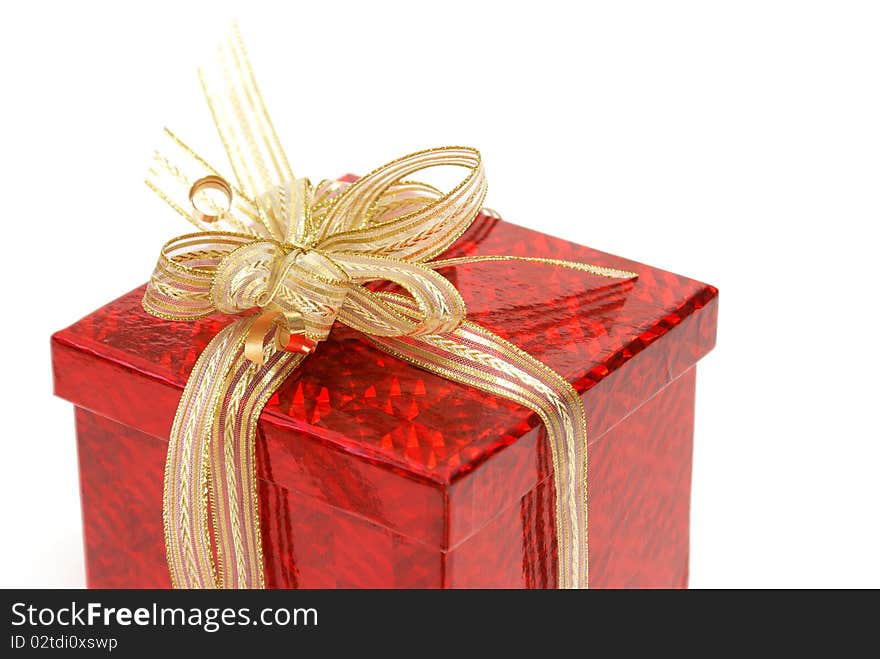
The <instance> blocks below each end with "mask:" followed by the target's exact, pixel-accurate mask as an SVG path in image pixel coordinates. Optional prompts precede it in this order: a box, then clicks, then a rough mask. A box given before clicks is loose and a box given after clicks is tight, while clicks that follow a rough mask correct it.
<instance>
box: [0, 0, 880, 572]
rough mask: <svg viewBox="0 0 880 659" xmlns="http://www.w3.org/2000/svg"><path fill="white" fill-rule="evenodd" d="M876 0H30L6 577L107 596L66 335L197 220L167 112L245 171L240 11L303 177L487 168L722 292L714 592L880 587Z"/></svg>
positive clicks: (7, 117) (7, 6)
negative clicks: (469, 162)
mask: <svg viewBox="0 0 880 659" xmlns="http://www.w3.org/2000/svg"><path fill="white" fill-rule="evenodd" d="M877 8H878V5H877V4H876V3H870V2H864V3H858V2H808V1H799V2H772V1H762V2H747V1H739V2H664V3H657V2H627V3H586V2H572V3H562V2H551V1H549V0H542V1H541V2H532V3H522V4H520V3H514V2H507V3H500V2H486V3H480V2H476V1H475V0H470V1H468V2H450V1H447V0H444V2H438V3H435V4H434V5H433V6H431V7H427V6H426V5H425V4H423V3H418V2H408V3H385V2H357V3H355V2H351V3H350V2H332V3H330V2H326V3H301V2H295V3H294V2H291V3H281V2H278V3H272V4H260V3H257V2H252V1H248V2H243V1H240V2H236V3H225V2H218V1H214V2H211V3H198V4H197V3H183V2H179V1H178V2H174V3H167V4H166V3H162V2H155V1H152V2H142V3H137V4H134V3H132V4H129V3H113V4H111V3H107V4H106V5H103V4H102V5H99V4H96V3H90V2H83V1H82V0H80V1H79V2H68V3H58V4H56V5H51V4H45V3H38V2H30V3H4V4H3V8H2V9H0V67H2V87H0V94H2V96H0V118H2V120H0V191H2V195H3V198H2V208H3V226H4V230H5V237H4V252H3V259H2V264H0V267H2V276H3V280H2V292H3V300H4V310H3V321H2V327H3V329H2V331H3V337H2V343H0V348H2V350H3V351H4V359H3V362H2V379H0V386H2V388H3V391H2V434H0V488H2V489H0V497H2V498H0V502H2V503H0V510H2V512H0V529H2V532H0V585H7V586H10V585H22V586H31V585H33V586H37V585H39V586H47V585H62V586H81V585H82V584H83V583H84V577H83V569H82V548H81V536H80V512H79V500H78V487H77V471H76V463H75V444H74V436H73V417H72V411H71V406H70V404H69V403H66V402H63V401H61V400H58V399H55V398H53V397H52V395H51V368H50V363H49V335H50V333H51V332H52V331H54V330H57V329H60V328H62V327H64V326H66V325H68V324H70V323H72V322H73V321H75V320H77V319H78V318H79V317H80V316H82V315H84V314H85V313H87V312H89V311H91V310H92V309H94V308H96V307H98V306H100V305H102V304H104V303H106V302H108V301H109V300H111V299H113V298H115V297H117V296H118V295H119V294H121V293H123V292H125V291H128V290H130V289H131V288H134V287H135V286H137V285H139V284H140V283H142V282H144V281H145V280H146V278H147V277H148V276H149V274H150V272H151V270H152V267H153V264H154V263H155V258H156V256H157V254H158V250H159V247H160V245H161V244H162V243H163V242H164V241H165V240H166V239H168V238H169V237H171V236H173V235H177V234H179V233H183V232H185V231H187V230H188V228H189V225H186V224H185V223H184V222H183V220H181V219H180V218H179V217H178V216H177V215H176V214H175V213H173V212H171V211H170V210H168V209H167V208H166V207H164V205H162V204H161V202H158V201H157V200H155V199H154V198H153V197H152V195H151V193H150V192H149V191H148V190H147V189H146V187H145V186H144V185H143V184H142V183H141V181H142V178H143V175H144V173H145V169H146V166H147V163H148V161H149V157H150V154H151V152H152V148H153V146H154V145H155V143H156V142H157V140H158V136H159V131H160V129H161V127H162V126H163V125H169V126H170V127H172V128H173V129H174V130H176V131H177V132H178V133H179V134H181V135H183V136H184V137H185V138H186V139H187V140H188V141H189V142H190V143H192V144H194V145H195V146H196V147H197V150H200V151H203V152H204V153H205V154H206V155H208V156H209V159H210V160H213V161H215V162H222V161H221V160H220V159H219V157H220V149H219V145H218V143H217V139H216V137H215V136H214V134H213V133H212V132H211V131H212V129H211V127H210V122H209V117H208V114H207V112H206V110H205V108H204V104H203V103H202V101H201V98H200V96H199V90H198V83H197V79H196V77H195V68H196V66H197V64H198V63H200V62H203V61H205V57H206V54H208V53H210V52H211V48H212V46H213V44H214V43H215V41H216V40H217V39H219V38H220V37H221V36H222V34H223V33H224V30H225V29H226V28H227V26H228V24H229V22H230V20H231V19H232V18H233V17H236V16H237V17H239V19H240V22H241V25H242V30H243V32H244V36H245V39H246V40H247V42H248V44H249V48H250V51H251V57H252V60H253V62H254V64H255V67H256V70H257V75H258V77H259V79H260V80H261V83H262V88H263V92H264V95H265V96H266V99H267V102H268V104H269V107H270V109H271V111H272V113H273V116H274V118H275V122H276V125H277V127H278V129H279V133H280V135H281V138H282V141H283V142H284V143H285V145H286V148H287V151H288V154H289V156H290V158H291V160H292V163H293V168H294V171H296V172H297V173H298V174H299V175H309V176H311V177H312V179H313V180H316V179H320V178H323V177H325V176H330V177H332V176H336V175H338V174H340V173H343V172H346V171H353V172H365V171H367V170H369V169H372V168H373V167H374V166H376V165H378V164H381V163H383V162H386V161H387V160H390V159H392V158H394V157H396V156H398V155H402V154H404V153H408V152H410V151H413V150H417V149H421V148H425V147H429V146H439V145H444V144H471V145H473V146H476V147H478V148H480V149H481V150H482V152H483V154H484V159H485V162H486V167H487V171H488V174H489V182H490V192H489V198H488V200H487V205H488V206H490V207H493V208H496V209H498V210H500V211H501V212H502V213H503V214H504V215H505V216H506V217H507V218H509V219H511V220H513V221H515V222H517V223H520V224H524V225H526V226H530V227H533V228H536V229H539V230H541V231H544V232H547V233H550V234H554V235H559V236H562V237H565V238H568V239H571V240H574V241H577V242H581V243H585V244H588V245H591V246H593V247H596V248H599V249H602V250H605V251H609V252H613V253H618V254H622V255H625V256H627V257H630V258H633V259H635V260H638V261H642V262H645V263H650V264H652V265H655V266H659V267H662V268H665V269H669V270H673V271H675V272H679V273H681V274H685V275H688V276H690V277H693V278H696V279H700V280H702V281H707V282H710V283H712V284H715V285H717V286H718V287H719V288H720V289H721V307H720V309H721V314H720V327H719V335H718V347H717V349H716V350H715V352H713V353H712V354H710V355H709V356H708V357H707V358H706V359H705V360H704V362H703V363H702V364H701V366H700V368H699V378H698V400H697V428H696V450H695V460H694V481H693V509H692V527H693V528H692V548H691V553H692V562H691V583H692V585H693V586H694V587H740V586H757V587H761V586H767V587H807V586H874V587H877V586H880V561H878V556H880V514H878V503H880V496H878V494H880V487H878V477H877V474H878V470H880V441H878V440H880V436H878V435H880V432H878V421H877V418H878V415H877V406H878V402H880V401H878V393H880V391H878V390H880V387H878V379H877V378H878V366H880V360H878V342H880V336H878V334H877V329H878V320H880V318H878V312H877V298H878V296H877V291H878V289H880V284H878V282H877V279H876V278H877V270H876V268H875V267H874V265H875V258H876V253H877V249H876V248H877V245H878V241H877V237H876V231H875V227H876V223H877V220H878V212H880V188H878V181H880V38H878V35H880V13H878V9H877Z"/></svg>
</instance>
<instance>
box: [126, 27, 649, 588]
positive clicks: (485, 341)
mask: <svg viewBox="0 0 880 659" xmlns="http://www.w3.org/2000/svg"><path fill="white" fill-rule="evenodd" d="M218 63H219V67H217V68H218V71H219V73H218V74H217V75H218V76H219V81H218V80H214V81H209V79H208V76H207V75H206V74H204V73H203V74H202V83H203V88H204V90H205V94H206V97H207V99H208V104H209V106H210V108H211V111H212V114H213V117H214V122H215V124H216V126H217V129H218V131H219V133H220V137H221V140H222V141H223V144H224V146H225V148H226V152H227V155H228V156H229V159H230V162H231V165H232V168H233V171H234V173H235V177H236V180H237V185H235V186H234V185H232V184H230V183H228V182H226V179H224V178H222V177H221V176H220V174H218V172H217V171H216V170H214V169H213V168H211V167H210V166H209V165H208V164H207V163H206V162H205V161H204V160H202V159H201V158H200V157H199V156H198V155H196V154H195V152H193V151H192V150H191V149H189V147H187V146H186V145H185V144H184V143H183V142H182V141H180V140H179V139H178V138H177V137H176V136H175V135H173V134H172V133H171V132H170V131H167V130H166V133H165V136H166V142H165V145H164V146H163V148H162V149H161V150H157V152H156V153H155V155H154V162H153V166H152V167H151V169H150V173H149V176H148V178H147V184H148V185H149V186H150V187H151V188H152V189H153V190H154V191H156V192H157V193H158V194H159V195H160V196H161V197H162V198H163V199H165V201H167V202H168V203H169V204H170V205H171V206H172V207H173V208H175V209H176V210H177V211H178V212H180V213H181V214H182V215H183V216H184V217H186V218H187V219H188V220H189V221H191V222H192V223H193V224H195V225H196V226H197V227H198V228H199V229H200V232H198V233H191V234H187V235H183V236H179V237H177V238H175V239H173V240H171V241H169V242H168V243H167V244H166V245H165V246H164V247H163V248H162V252H161V254H160V257H159V261H158V263H157V265H156V269H155V271H154V272H153V276H152V278H151V279H150V283H149V285H148V287H147V290H146V293H145V295H144V299H143V306H144V308H145V309H146V310H147V311H148V312H149V313H151V314H154V315H156V316H160V317H162V318H166V319H170V320H175V321H185V320H194V319H197V318H202V317H204V316H207V315H210V314H213V313H216V312H221V313H225V314H231V315H241V314H242V312H247V311H250V310H253V309H258V310H259V313H257V314H251V315H243V316H240V317H239V318H238V319H237V320H236V321H235V322H233V323H232V324H230V325H229V326H227V327H226V328H225V329H223V330H222V331H220V332H219V333H218V334H217V335H216V336H215V337H214V338H213V339H212V341H211V342H210V343H209V344H208V346H207V347H206V348H205V350H204V351H203V352H202V354H201V355H200V357H199V359H198V360H197V362H196V364H195V366H194V368H193V371H192V373H191V374H190V377H189V380H188V381H187V384H186V387H185V389H184V392H183V395H182V396H181V400H180V404H179V406H178V410H177V414H176V416H175V419H174V424H173V427H172V430H171V435H170V441H169V446H168V457H167V461H166V468H165V492H164V502H163V510H164V519H165V541H166V550H167V559H168V566H169V570H170V572H171V578H172V583H173V585H174V586H175V587H185V588H216V587H221V588H262V587H263V586H264V578H263V560H262V546H261V539H260V519H259V509H258V497H257V488H256V463H255V436H256V428H257V421H258V418H259V415H260V412H261V411H262V409H263V407H264V406H265V404H266V402H267V401H268V399H269V397H270V396H271V395H272V393H273V392H274V391H275V390H276V389H277V388H278V387H279V386H280V385H281V383H282V382H283V381H284V380H285V378H286V377H287V376H288V375H290V373H292V372H293V371H294V370H295V369H296V368H297V366H298V365H299V364H300V362H301V361H302V360H303V359H304V358H305V357H306V355H307V354H309V353H310V352H312V350H313V349H314V347H315V346H316V345H317V343H318V342H320V341H322V340H324V339H325V338H327V336H328V334H329V333H330V331H331V329H332V327H333V325H334V323H336V322H339V323H342V324H345V325H348V326H349V327H351V328H353V329H355V330H358V331H359V332H361V333H362V335H363V336H364V338H365V339H366V340H368V341H369V342H371V343H372V344H373V345H375V346H376V347H378V348H379V349H381V350H384V351H386V352H388V353H390V354H392V355H394V356H396V357H398V358H400V359H403V360H405V361H407V362H409V363H411V364H413V365H415V366H418V367H420V368H423V369H425V370H428V371H430V372H432V373H435V374H438V375H440V376H442V377H445V378H448V379H450V380H454V381H456V382H460V383H463V384H467V385H470V386H473V387H476V388H478V389H480V390H482V391H485V392H488V393H491V394H493V395H497V396H501V397H504V398H507V399H510V400H512V401H515V402H517V403H519V404H522V405H524V406H526V407H528V408H530V409H532V410H533V411H535V412H536V413H537V414H538V415H539V417H540V418H541V420H542V421H543V423H544V425H545V426H546V429H547V437H548V441H549V444H550V448H551V454H552V460H553V468H554V479H555V485H556V527H557V537H558V539H559V542H558V551H559V561H558V583H559V587H561V588H578V587H586V586H587V583H588V564H587V563H588V545H587V441H586V439H587V438H586V417H585V414H584V409H583V405H582V403H581V400H580V398H579V396H578V394H577V393H576V392H575V390H574V389H573V388H572V387H571V385H570V384H569V383H568V382H567V381H566V380H565V379H564V378H563V377H562V376H560V375H559V374H557V373H556V372H554V371H553V370H552V369H550V368H549V367H548V366H546V365H545V364H543V363H541V362H540V361H538V360H536V359H535V358H533V357H531V356H530V355H528V354H527V353H525V352H524V351H522V350H520V349H519V348H517V347H516V346H514V345H512V344H510V343H509V342H507V341H505V340H504V339H502V338H501V337H498V336H496V335H495V334H493V333H492V332H490V331H488V330H487V329H485V328H483V327H480V326H479V325H476V324H474V323H471V322H469V321H468V320H467V319H466V309H465V304H464V301H463V300H462V298H461V295H460V294H459V293H458V291H457V290H456V288H455V287H454V286H453V285H452V283H450V282H449V280H447V279H446V278H445V277H443V276H442V275H441V274H439V273H438V272H437V270H439V269H441V268H444V267H450V266H454V265H461V264H466V263H474V262H480V261H523V262H534V263H542V264H549V265H553V266H558V267H566V268H572V269H576V270H581V271H584V272H588V273H591V274H594V275H598V276H601V277H610V278H633V277H635V276H636V275H635V273H632V272H627V271H622V270H616V269H613V268H605V267H601V266H595V265H590V264H584V263H574V262H568V261H559V260H555V259H541V258H527V257H512V256H489V255H487V256H473V257H462V258H456V259H441V260H437V259H436V257H437V256H438V255H440V254H442V253H443V252H444V251H445V250H446V249H447V248H448V247H449V246H450V245H452V243H453V242H455V240H456V239H457V238H458V237H459V236H460V235H461V234H462V233H463V232H464V231H465V230H466V229H467V228H468V226H470V224H471V222H473V220H474V219H475V218H476V217H477V215H478V213H479V212H480V209H481V207H482V203H483V199H484V197H485V193H486V179H485V175H484V172H483V166H482V162H481V159H480V154H479V152H478V151H476V150H474V149H471V148H467V147H446V148H440V149H430V150H427V151H420V152H418V153H413V154H410V155H408V156H405V157H403V158H400V159H398V160H395V161H392V162H390V163H388V164H386V165H383V166H382V167H379V168H378V169H376V170H374V171H373V172H371V173H369V174H367V175H366V176H364V177H362V178H360V179H358V180H357V181H356V182H354V183H344V182H340V181H322V182H321V183H319V184H318V185H312V184H311V182H310V181H309V180H308V179H305V178H296V177H294V176H293V173H292V172H291V170H290V167H289V165H288V164H287V158H286V156H285V155H284V152H283V151H282V149H281V147H280V144H279V143H278V139H277V136H276V134H275V130H274V128H273V126H272V124H271V121H270V120H269V116H268V113H267V112H266V109H265V105H264V104H263V101H262V98H261V96H260V93H259V90H258V88H257V86H256V82H255V80H254V78H253V74H252V72H251V69H250V64H249V63H248V60H247V55H246V53H245V50H244V47H243V44H242V42H241V38H240V36H239V35H238V32H237V30H236V31H235V32H234V33H233V35H232V37H231V38H230V39H229V40H228V42H227V43H226V45H225V47H223V48H221V49H220V51H219V53H218ZM215 87H216V88H219V89H221V90H222V91H221V93H219V94H215V93H213V92H212V91H211V90H212V89H214V88H215ZM450 165H451V166H455V167H458V168H460V169H462V170H463V171H464V177H463V178H462V180H461V182H460V183H459V184H458V185H456V186H455V187H454V188H453V189H452V190H451V191H449V192H443V191H441V190H439V189H438V188H436V187H434V186H431V185H428V184H426V183H421V182H417V181H413V180H411V179H410V178H409V177H410V176H411V175H413V174H416V173H418V172H420V171H422V170H425V169H428V168H432V167H438V166H450ZM202 188H205V189H202ZM206 192H211V193H218V192H219V193H220V197H219V198H218V197H217V195H216V194H214V195H213V197H212V196H206V195H205V194H204V193H206ZM376 281H388V282H393V283H394V284H397V285H398V287H399V288H400V290H401V291H402V292H401V293H391V292H382V291H374V290H371V289H370V288H368V287H366V286H365V284H367V283H369V282H376ZM209 498H210V503H209ZM212 528H213V531H214V534H213V535H214V537H213V544H212V539H211V532H210V531H211V529H212ZM215 555H216V560H215Z"/></svg>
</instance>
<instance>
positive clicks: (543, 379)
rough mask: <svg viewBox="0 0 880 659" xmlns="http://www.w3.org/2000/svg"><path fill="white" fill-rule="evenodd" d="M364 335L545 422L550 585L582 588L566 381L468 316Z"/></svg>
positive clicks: (584, 556)
mask: <svg viewBox="0 0 880 659" xmlns="http://www.w3.org/2000/svg"><path fill="white" fill-rule="evenodd" d="M389 299H392V298H390V297H389ZM394 299H396V300H397V301H398V304H400V305H401V307H407V306H409V305H408V303H406V302H405V301H404V300H403V299H402V298H399V297H396V296H395V298H394ZM410 309H411V307H410ZM401 310H403V308H402V309H401ZM364 338H365V339H366V340H368V341H370V342H371V343H372V344H373V345H375V346H376V347H378V348H379V349H381V350H384V351H385V352H388V353H390V354H391V355H394V356H395V357H398V358H400V359H403V360H404V361H407V362H409V363H411V364H413V365H415V366H418V367H420V368H423V369H424V370H426V371H429V372H431V373H434V374H437V375H440V376H441V377H444V378H447V379H449V380H454V381H456V382H460V383H463V384H467V385H470V386H472V387H475V388H477V389H479V390H481V391H485V392H487V393H491V394H493V395H496V396H501V397H504V398H507V399H509V400H512V401H514V402H516V403H519V404H521V405H523V406H525V407H528V408H529V409H531V410H532V411H534V412H535V413H537V414H538V416H539V417H540V418H541V420H542V421H543V422H544V426H545V428H546V429H547V439H548V441H549V444H550V450H551V454H552V459H553V473H554V479H555V486H556V532H557V538H558V542H559V563H558V586H559V587H560V588H586V587H587V584H588V576H589V565H588V559H589V552H588V543H587V428H586V417H585V415H584V407H583V403H582V402H581V399H580V397H579V396H578V394H577V392H576V391H575V390H574V388H573V387H572V386H571V385H570V384H569V383H568V382H567V381H566V380H565V379H564V378H563V377H562V376H561V375H559V374H558V373H556V372H555V371H554V370H552V369H551V368H550V367H548V366H547V365H545V364H544V363H542V362H540V361H538V360H537V359H535V358H534V357H531V356H530V355H529V354H527V353H526V352H524V351H522V350H520V349H519V348H517V347H516V346H514V345H513V344H511V343H509V342H508V341H505V340H504V339H502V338H501V337H499V336H497V335H495V334H493V333H492V332H490V331H489V330H487V329H485V328H483V327H480V326H479V325H476V324H474V323H471V322H464V323H463V324H462V325H461V326H460V327H459V328H458V329H457V330H455V331H453V332H449V333H446V334H436V335H429V336H418V337H412V336H411V337H377V336H369V335H365V336H364Z"/></svg>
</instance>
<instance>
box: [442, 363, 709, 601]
mask: <svg viewBox="0 0 880 659" xmlns="http://www.w3.org/2000/svg"><path fill="white" fill-rule="evenodd" d="M695 375H696V369H695V367H694V368H691V369H689V370H688V371H687V372H685V373H684V374H683V375H681V377H679V378H678V379H677V380H675V381H674V382H673V383H672V384H670V385H669V386H668V387H666V388H665V389H663V390H662V391H661V392H660V393H659V394H657V395H656V396H654V397H653V398H652V399H651V400H649V401H648V402H647V403H645V404H644V405H642V406H641V407H640V408H639V409H638V410H637V411H636V412H635V413H633V414H631V415H629V416H628V417H626V419H624V420H623V421H622V422H621V423H619V424H617V425H616V426H614V427H613V428H612V429H611V430H610V431H609V432H607V433H606V434H605V435H604V436H603V437H602V438H601V440H600V441H598V442H597V443H596V444H594V445H592V446H591V452H590V495H591V497H590V502H589V533H590V535H589V543H590V585H591V587H594V588H626V587H643V588H645V587H651V588H681V587H685V586H686V585H687V575H688V552H689V530H688V529H689V517H690V486H691V457H692V448H693V411H694V386H695ZM544 460H545V461H546V457H545V458H544ZM554 507H555V493H554V489H553V483H552V478H547V479H545V480H544V481H543V482H542V483H540V484H539V485H538V486H537V487H536V488H534V489H533V490H532V491H530V492H528V493H527V494H526V495H525V496H523V497H521V498H520V500H519V501H518V503H517V504H516V505H515V506H512V507H509V508H506V509H504V510H503V511H501V512H500V513H498V514H497V515H496V516H495V517H494V518H493V519H492V520H491V521H490V522H489V523H488V524H487V525H486V526H485V527H484V528H482V529H481V530H480V531H479V532H478V533H476V534H474V535H473V536H471V537H470V538H468V539H467V540H466V541H464V542H463V543H461V544H460V545H459V546H457V547H455V548H454V549H452V550H451V551H450V552H449V553H448V554H447V558H446V575H445V576H446V579H445V582H444V587H446V588H555V587H556V569H557V561H556V531H555V521H554V513H553V509H554Z"/></svg>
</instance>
